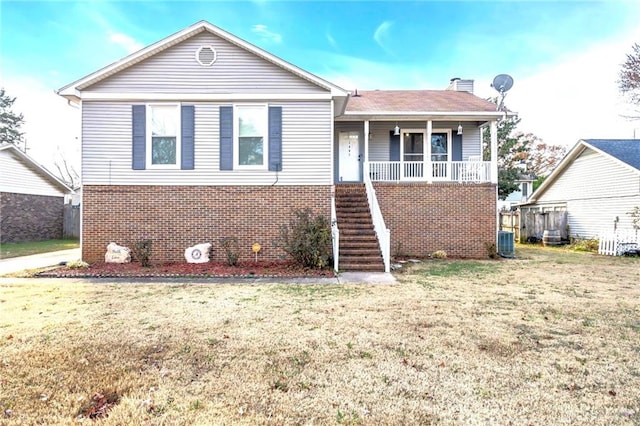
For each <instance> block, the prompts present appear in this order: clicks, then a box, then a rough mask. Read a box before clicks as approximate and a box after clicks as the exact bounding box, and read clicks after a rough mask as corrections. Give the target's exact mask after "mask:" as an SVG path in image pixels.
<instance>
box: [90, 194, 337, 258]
mask: <svg viewBox="0 0 640 426" xmlns="http://www.w3.org/2000/svg"><path fill="white" fill-rule="evenodd" d="M82 191H83V200H82V203H83V204H82V209H83V212H82V258H83V260H85V261H87V262H103V261H104V254H105V251H106V247H107V244H108V243H110V242H116V243H118V244H121V245H127V246H129V247H131V243H133V242H134V241H137V240H142V239H151V240H152V241H153V243H152V254H151V261H152V262H165V261H184V250H185V248H187V247H188V246H191V245H194V244H198V243H204V242H210V243H211V244H212V245H213V247H212V249H213V257H212V259H213V260H214V261H225V260H226V257H225V256H226V255H225V251H224V249H223V248H222V247H221V245H220V240H221V239H222V238H224V237H234V236H235V237H236V238H238V243H239V248H240V260H251V259H254V254H253V252H252V251H251V245H252V244H253V243H255V242H258V243H259V244H260V245H261V246H262V250H261V251H260V254H259V255H258V258H259V259H261V260H279V259H281V258H280V256H281V255H282V254H283V252H282V251H281V250H280V249H278V248H276V247H274V245H273V240H274V239H275V238H276V237H277V236H278V235H279V230H280V225H281V224H288V223H289V220H290V219H291V218H292V217H293V211H294V210H295V209H300V208H306V207H309V208H311V209H312V210H313V211H314V213H315V214H321V215H324V216H325V217H326V218H327V219H329V218H330V217H331V187H330V186H273V187H265V186H242V187H238V186H232V187H219V186H92V185H86V186H84V187H83V188H82Z"/></svg>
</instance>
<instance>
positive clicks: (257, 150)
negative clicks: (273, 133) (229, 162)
mask: <svg viewBox="0 0 640 426" xmlns="http://www.w3.org/2000/svg"><path fill="white" fill-rule="evenodd" d="M263 145H264V143H263V139H262V137H241V138H238V164H239V165H241V166H262V165H263V164H264V160H263V154H262V153H263V149H262V148H263Z"/></svg>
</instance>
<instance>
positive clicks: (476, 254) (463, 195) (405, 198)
mask: <svg viewBox="0 0 640 426" xmlns="http://www.w3.org/2000/svg"><path fill="white" fill-rule="evenodd" d="M374 187H375V189H376V195H377V197H378V202H379V204H380V209H381V210H382V215H383V216H384V219H385V224H386V225H387V228H389V229H390V230H391V255H392V256H396V255H399V254H401V255H409V256H416V257H425V256H426V255H428V254H430V253H433V252H434V251H436V250H444V251H446V252H447V254H448V255H449V256H450V257H460V258H486V257H487V249H486V247H485V243H495V240H496V232H497V231H496V215H497V207H496V205H497V192H496V185H494V184H458V183H455V184H452V183H432V184H427V183H415V184H413V183H412V184H405V183H401V184H397V183H375V184H374Z"/></svg>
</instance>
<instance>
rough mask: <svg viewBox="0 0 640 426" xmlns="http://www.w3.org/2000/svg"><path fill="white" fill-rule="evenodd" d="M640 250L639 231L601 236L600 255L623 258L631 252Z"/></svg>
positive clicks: (603, 234)
mask: <svg viewBox="0 0 640 426" xmlns="http://www.w3.org/2000/svg"><path fill="white" fill-rule="evenodd" d="M638 249H640V235H639V234H638V232H637V231H626V232H625V231H618V232H615V233H613V232H610V233H602V234H600V238H599V243H598V254H605V255H608V256H621V255H623V254H624V253H626V252H628V251H631V250H638Z"/></svg>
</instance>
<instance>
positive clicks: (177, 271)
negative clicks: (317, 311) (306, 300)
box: [38, 261, 335, 278]
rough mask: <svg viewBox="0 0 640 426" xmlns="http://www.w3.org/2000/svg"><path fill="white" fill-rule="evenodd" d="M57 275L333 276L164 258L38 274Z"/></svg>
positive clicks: (268, 265)
mask: <svg viewBox="0 0 640 426" xmlns="http://www.w3.org/2000/svg"><path fill="white" fill-rule="evenodd" d="M38 275H39V276H42V277H57V278H145V277H165V278H189V277H191V278H213V277H220V278H227V277H234V278H261V277H266V278H277V277H283V278H302V277H325V278H327V277H334V276H335V274H334V272H333V270H331V269H309V268H303V267H301V266H299V265H297V264H295V263H292V262H267V261H258V262H239V263H238V264H237V265H236V266H229V265H227V264H226V263H224V262H207V263H186V262H167V263H159V264H153V265H151V266H149V267H146V268H145V267H143V266H142V265H140V263H138V262H131V263H122V264H120V263H94V264H91V265H90V266H89V267H88V268H80V269H71V268H69V267H67V266H62V267H59V268H55V269H52V270H48V271H43V272H41V273H39V274H38Z"/></svg>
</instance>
